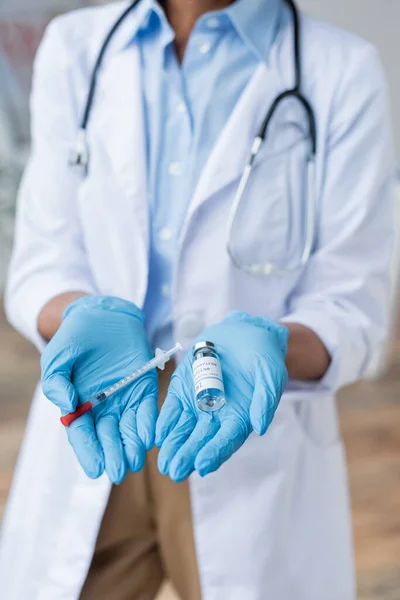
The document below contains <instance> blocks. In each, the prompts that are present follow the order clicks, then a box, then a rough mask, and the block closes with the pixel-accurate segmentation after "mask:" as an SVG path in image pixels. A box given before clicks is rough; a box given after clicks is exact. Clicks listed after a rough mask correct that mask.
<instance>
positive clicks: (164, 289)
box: [161, 283, 171, 298]
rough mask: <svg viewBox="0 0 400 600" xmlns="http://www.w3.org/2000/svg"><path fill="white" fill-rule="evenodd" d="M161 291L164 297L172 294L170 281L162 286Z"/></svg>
mask: <svg viewBox="0 0 400 600" xmlns="http://www.w3.org/2000/svg"><path fill="white" fill-rule="evenodd" d="M161 293H162V295H163V296H164V298H168V297H169V296H170V295H171V287H170V286H169V285H168V283H164V285H162V286H161Z"/></svg>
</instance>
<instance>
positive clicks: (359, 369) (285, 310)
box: [0, 0, 393, 600]
mask: <svg viewBox="0 0 400 600" xmlns="http://www.w3.org/2000/svg"><path fill="white" fill-rule="evenodd" d="M121 15H123V17H122V16H121ZM117 20H118V24H117V25H116V26H115V27H113V24H114V23H116V21H117ZM297 20H298V22H297ZM112 27H113V31H112V35H110V36H109V37H108V38H107V44H106V47H104V46H103V45H104V40H105V38H106V37H107V35H108V33H109V32H110V29H111V28H112ZM102 47H103V49H104V52H101V56H100V58H99V52H100V49H101V48H102ZM89 87H90V88H91V93H90V94H89V98H88V89H89ZM287 91H288V93H286V92H287ZM282 93H285V97H284V99H281V101H280V102H279V103H275V99H276V98H277V97H279V95H280V94H282ZM276 104H278V105H277V107H276V109H275V110H274V111H273V113H272V118H268V119H266V116H267V114H268V115H269V116H271V111H270V108H271V107H274V106H275V105H276ZM269 111H270V112H269ZM263 124H264V125H266V127H263ZM78 130H79V133H78V140H77V137H76V135H77V131H78ZM389 130H390V125H389V122H388V108H387V91H386V85H385V82H384V78H383V75H382V70H381V66H380V62H379V59H378V57H377V54H376V52H375V50H374V48H372V47H371V46H370V45H369V44H368V43H366V42H365V41H363V40H361V39H359V38H357V37H356V36H354V35H352V34H350V33H346V32H343V31H340V30H337V29H335V28H333V27H331V26H329V25H326V24H324V23H321V22H319V21H316V20H314V19H312V18H309V17H305V16H303V15H298V14H297V12H296V10H295V7H294V6H293V5H292V3H291V2H288V1H284V0H236V1H235V2H229V0H193V1H191V2H183V1H182V0H166V1H165V2H156V1H155V0H141V1H140V2H139V3H137V5H136V6H135V7H133V8H131V7H130V5H128V4H127V3H116V4H112V5H109V6H106V7H102V8H91V9H85V10H82V11H78V12H74V13H72V14H69V15H66V16H62V17H59V18H57V19H56V20H55V21H54V22H53V23H52V24H51V25H50V27H49V29H48V31H47V33H46V35H45V38H44V41H43V43H42V46H41V48H40V51H39V54H38V57H37V60H36V66H35V73H34V81H33V94H32V155H31V159H30V162H29V165H28V167H27V170H26V174H25V178H24V181H23V184H22V188H21V192H20V198H19V207H18V217H17V229H16V241H15V249H14V255H13V259H12V263H11V268H10V276H9V282H8V289H7V295H6V308H7V312H8V317H9V319H10V321H11V323H12V324H13V325H14V326H15V327H16V328H17V329H18V330H19V331H21V333H22V334H23V335H25V336H26V337H27V338H28V339H30V340H31V341H32V342H34V343H35V344H36V346H37V347H38V348H39V349H40V350H42V351H43V355H42V373H43V377H42V386H43V391H44V394H45V396H47V398H48V399H46V398H45V396H44V395H43V393H42V390H41V389H39V388H38V390H37V392H36V395H35V399H34V402H33V405H32V410H31V414H30V418H29V422H28V428H27V432H26V437H25V441H24V444H23V448H22V452H21V456H20V460H19V464H18V468H17V471H16V476H15V480H14V484H13V487H12V491H11V494H10V499H9V504H8V508H7V511H6V516H5V521H4V527H3V533H2V543H1V549H0V596H1V597H2V598H7V600H28V599H29V600H75V599H78V598H81V599H83V600H92V599H94V598H96V600H110V599H112V600H128V599H129V600H139V599H140V600H143V599H146V600H147V599H149V600H150V599H152V598H154V597H155V595H156V593H157V589H158V588H159V586H160V583H161V581H162V580H163V578H164V577H169V578H170V579H172V581H173V583H174V585H175V587H176V588H177V590H178V592H179V594H180V596H181V598H182V600H199V599H200V598H202V599H204V600H265V599H266V598H273V599H274V600H293V598H295V599H296V600H354V599H355V585H354V572H353V557H352V543H351V532H350V529H351V528H350V519H349V507H348V493H347V484H346V473H345V467H344V455H343V447H342V442H341V439H340V433H339V431H338V425H337V417H336V409H335V399H334V396H335V393H336V391H337V390H338V389H339V388H340V387H341V386H343V385H345V384H348V383H350V382H352V381H355V380H357V379H358V378H360V377H361V376H362V374H363V372H364V369H365V368H366V366H367V365H368V361H369V359H370V357H371V355H372V353H373V351H374V348H375V346H376V345H377V344H378V343H379V342H380V341H381V340H382V338H383V336H384V335H385V333H386V327H387V315H386V301H387V296H388V262H389V259H390V250H391V245H392V234H393V232H392V214H391V209H392V195H391V183H392V182H391V179H392V172H393V159H392V153H391V144H390V135H389ZM254 138H256V142H255V143H254ZM260 138H261V139H260ZM262 138H264V139H262ZM77 141H78V143H77ZM71 147H73V148H74V153H73V155H72V163H73V164H72V165H71V152H70V150H71ZM257 150H258V153H257V155H256V156H255V157H253V156H252V158H251V160H250V162H251V166H252V167H253V168H252V171H251V175H250V177H249V179H248V181H247V182H246V183H247V185H245V186H243V185H242V184H243V183H244V182H245V181H244V180H243V179H242V182H241V183H240V178H241V175H242V173H243V170H245V177H247V174H248V171H249V167H246V164H247V161H248V158H249V156H250V155H251V153H252V151H253V153H254V154H255V153H256V151H257ZM238 190H239V192H240V194H239V196H241V198H240V202H239V201H238V199H239V196H238V194H237V192H238ZM242 192H243V193H242ZM227 225H228V227H227ZM227 229H228V235H227ZM232 311H235V312H232ZM204 339H206V340H209V341H212V342H214V344H215V347H216V349H217V352H218V353H219V355H220V358H221V364H222V369H223V373H224V380H225V386H226V397H227V403H226V406H225V407H224V408H223V409H222V410H221V411H219V412H218V413H214V416H210V415H209V414H206V413H200V412H199V411H198V410H197V408H196V406H195V404H194V399H193V390H192V379H191V377H192V375H191V355H190V351H191V348H192V345H193V343H194V341H196V340H204ZM174 341H179V342H181V343H182V344H183V345H184V349H185V350H187V351H188V353H187V354H186V355H185V356H184V357H183V359H182V360H181V361H180V363H179V365H178V366H177V367H176V370H175V371H174V369H175V367H174V365H173V366H172V367H170V368H169V369H168V370H167V371H166V373H165V374H163V375H162V376H160V377H159V380H158V382H157V378H156V375H155V373H151V374H149V375H148V376H147V377H145V378H143V379H142V380H140V381H139V382H136V384H134V385H133V386H132V387H131V388H128V389H127V391H124V392H123V393H121V394H120V396H119V397H117V398H116V399H115V400H112V401H110V402H109V403H108V404H107V406H106V407H105V408H102V409H100V410H99V411H98V412H96V411H94V412H93V414H91V413H87V414H86V415H84V416H83V417H81V418H80V419H78V420H77V421H75V422H74V423H73V424H72V425H71V426H70V427H69V428H68V429H67V434H68V438H69V441H70V444H68V441H67V435H66V432H65V430H64V428H63V427H62V426H61V425H60V423H59V420H58V418H59V409H60V408H61V410H62V411H63V412H64V413H65V412H68V411H70V410H73V409H74V408H76V406H77V404H78V402H81V401H84V400H85V399H87V398H90V397H92V394H93V393H95V392H97V391H99V389H101V388H102V387H104V386H105V385H108V384H111V383H114V382H115V381H117V380H118V379H120V378H121V377H123V376H124V375H126V374H128V373H129V372H130V371H132V370H133V369H134V368H135V367H136V366H138V365H141V364H143V362H145V361H146V360H148V358H149V357H150V356H151V355H152V352H153V350H154V348H155V347H156V346H159V347H162V348H168V347H170V346H171V345H172V343H173V342H174ZM171 376H172V378H171ZM170 379H171V381H170ZM168 386H169V391H168V394H167V388H168ZM284 388H285V391H284ZM283 392H284V393H283ZM282 393H283V396H282ZM166 395H167V398H166V400H165V402H164V399H165V396H166ZM281 396H282V397H281ZM157 397H158V399H159V402H160V404H162V403H163V402H164V404H163V407H162V409H161V413H160V416H159V417H158V408H157ZM49 400H51V402H49ZM278 404H279V406H278ZM154 443H156V444H157V445H158V446H161V450H160V453H159V455H157V451H156V450H154V449H153V450H150V449H151V448H152V447H153V445H154ZM74 452H75V455H76V457H77V459H78V460H76V458H75V456H74ZM146 454H147V460H146ZM157 461H158V464H157ZM102 474H103V475H102ZM189 476H190V477H189ZM110 481H111V482H112V483H114V484H119V485H112V484H111V483H110ZM177 482H180V483H177Z"/></svg>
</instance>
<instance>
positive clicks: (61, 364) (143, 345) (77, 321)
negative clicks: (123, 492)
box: [41, 296, 158, 483]
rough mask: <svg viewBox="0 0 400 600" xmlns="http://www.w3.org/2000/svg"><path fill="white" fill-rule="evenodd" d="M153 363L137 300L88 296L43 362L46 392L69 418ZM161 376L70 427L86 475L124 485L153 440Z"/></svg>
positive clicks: (149, 377)
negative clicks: (146, 364)
mask: <svg viewBox="0 0 400 600" xmlns="http://www.w3.org/2000/svg"><path fill="white" fill-rule="evenodd" d="M151 358H152V352H151V349H150V347H149V344H148V341H147V337H146V332H145V329H144V325H143V313H142V311H141V310H139V309H138V308H137V307H136V306H135V305H134V304H132V303H131V302H127V301H125V300H121V299H119V298H113V297H107V296H104V297H103V296H93V297H91V296H86V297H84V298H80V299H79V300H77V301H76V302H74V303H73V304H71V305H70V306H69V307H68V308H67V309H66V311H65V312H64V315H63V321H62V324H61V326H60V328H59V330H58V331H57V333H56V334H55V336H54V337H53V338H52V340H51V341H50V342H49V344H48V345H47V347H46V349H45V351H44V352H43V355H42V359H41V366H42V387H43V392H44V394H45V395H46V396H47V398H48V399H49V400H51V401H52V402H54V404H56V405H57V406H59V407H60V409H61V411H62V413H63V414H66V413H69V412H72V411H73V410H75V409H76V407H77V405H79V404H82V403H84V402H86V401H87V400H90V399H92V398H93V397H94V396H95V395H96V394H97V393H98V392H100V391H102V390H103V389H105V388H107V387H108V386H109V385H112V384H114V383H116V382H117V381H119V380H120V379H122V378H123V377H125V376H126V375H129V374H130V373H132V372H133V371H134V370H135V369H137V368H138V367H141V366H142V365H143V364H144V363H146V362H147V361H148V360H150V359H151ZM157 396H158V382H157V374H156V372H155V370H154V371H151V372H149V373H147V374H146V375H144V376H143V377H141V378H140V379H138V380H137V381H134V382H133V383H132V384H131V385H130V386H128V387H126V388H125V389H122V390H121V391H120V392H118V393H116V394H115V395H114V396H112V397H111V398H108V399H107V400H105V401H104V403H103V404H101V405H99V406H97V407H95V408H94V409H93V410H92V411H91V412H88V413H86V414H84V415H82V416H81V417H79V418H78V419H77V420H76V421H74V422H73V423H71V425H70V426H69V427H67V428H66V430H67V434H68V439H69V442H70V444H71V445H72V447H73V449H74V451H75V454H76V456H77V458H78V460H79V462H80V464H81V465H82V467H83V469H84V471H85V473H86V474H87V475H88V476H89V477H91V478H96V477H98V476H99V475H101V474H102V473H103V471H104V469H105V470H106V471H107V474H108V476H109V478H110V480H111V481H112V482H113V483H120V482H121V481H122V479H123V478H124V477H125V475H126V472H127V468H128V467H129V468H130V469H131V470H132V471H138V470H140V469H141V468H142V467H143V464H144V460H145V455H146V449H150V448H151V447H152V446H153V443H154V433H155V423H156V420H157V413H158V410H157Z"/></svg>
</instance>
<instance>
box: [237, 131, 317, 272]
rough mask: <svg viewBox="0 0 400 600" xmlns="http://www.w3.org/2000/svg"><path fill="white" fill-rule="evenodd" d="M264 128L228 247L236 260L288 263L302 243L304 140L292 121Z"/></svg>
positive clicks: (298, 254)
mask: <svg viewBox="0 0 400 600" xmlns="http://www.w3.org/2000/svg"><path fill="white" fill-rule="evenodd" d="M269 133H270V135H269V134H268V135H267V138H266V140H265V142H264V144H263V146H262V147H261V149H260V152H259V154H258V155H257V157H256V159H255V162H254V166H253V170H252V172H251V174H250V177H249V180H248V184H247V186H246V188H245V190H244V193H243V197H242V200H241V202H240V203H239V206H238V210H237V214H236V218H235V220H234V223H233V226H232V232H231V248H232V250H233V254H234V256H235V258H236V260H237V262H238V263H240V264H242V265H246V266H251V265H265V264H267V263H271V264H273V265H274V266H275V267H276V268H278V269H291V268H295V267H297V266H298V265H299V262H300V258H301V255H302V253H303V249H304V246H305V243H306V236H307V232H306V218H307V198H308V192H309V190H308V174H307V160H308V157H309V155H310V141H309V139H308V136H307V135H306V134H305V132H304V131H303V129H302V128H301V127H300V126H299V125H298V124H297V123H296V122H285V123H282V125H281V126H280V127H277V128H275V129H274V130H271V132H269Z"/></svg>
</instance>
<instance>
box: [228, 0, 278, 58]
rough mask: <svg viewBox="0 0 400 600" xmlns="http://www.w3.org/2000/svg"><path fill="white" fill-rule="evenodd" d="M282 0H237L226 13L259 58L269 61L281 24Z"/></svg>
mask: <svg viewBox="0 0 400 600" xmlns="http://www.w3.org/2000/svg"><path fill="white" fill-rule="evenodd" d="M281 9H282V0H236V1H235V2H233V4H230V5H229V6H228V7H227V8H225V9H223V10H222V11H221V12H222V13H225V14H226V15H227V16H228V17H229V19H230V21H231V22H232V24H233V26H234V28H235V29H236V31H237V32H238V34H239V35H240V37H241V38H242V40H243V42H244V43H245V44H246V45H247V46H249V48H251V50H252V51H253V52H254V53H255V54H256V55H257V57H258V59H259V60H261V61H263V62H266V63H268V57H269V53H270V50H271V46H272V44H273V43H274V41H275V38H276V35H277V33H278V30H279V26H280V19H281Z"/></svg>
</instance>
